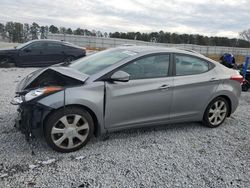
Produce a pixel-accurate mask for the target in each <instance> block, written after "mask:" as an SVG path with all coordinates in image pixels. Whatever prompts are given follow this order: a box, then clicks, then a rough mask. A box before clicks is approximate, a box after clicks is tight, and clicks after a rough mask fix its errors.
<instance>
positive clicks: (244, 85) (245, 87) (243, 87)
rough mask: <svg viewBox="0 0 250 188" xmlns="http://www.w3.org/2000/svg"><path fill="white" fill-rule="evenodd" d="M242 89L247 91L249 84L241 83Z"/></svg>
mask: <svg viewBox="0 0 250 188" xmlns="http://www.w3.org/2000/svg"><path fill="white" fill-rule="evenodd" d="M241 87H242V91H248V89H249V85H248V84H246V83H245V84H243V85H242V86H241Z"/></svg>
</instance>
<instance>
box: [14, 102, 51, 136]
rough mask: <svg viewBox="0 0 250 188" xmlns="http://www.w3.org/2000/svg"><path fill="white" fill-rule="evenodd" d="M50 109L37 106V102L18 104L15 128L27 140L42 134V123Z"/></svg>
mask: <svg viewBox="0 0 250 188" xmlns="http://www.w3.org/2000/svg"><path fill="white" fill-rule="evenodd" d="M51 110H52V108H50V107H47V106H44V105H41V104H39V103H38V102H32V103H28V102H27V103H26V102H23V103H21V104H19V107H18V109H17V112H18V116H17V118H16V122H15V126H16V127H17V128H18V129H19V130H20V131H21V132H22V133H24V134H25V136H26V139H27V140H29V139H30V138H31V137H32V136H34V135H37V134H42V133H43V122H44V119H45V117H46V116H47V115H48V114H49V113H50V112H51Z"/></svg>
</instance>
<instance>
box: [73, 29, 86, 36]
mask: <svg viewBox="0 0 250 188" xmlns="http://www.w3.org/2000/svg"><path fill="white" fill-rule="evenodd" d="M73 33H74V35H84V30H83V29H81V28H77V29H76V30H74V32H73Z"/></svg>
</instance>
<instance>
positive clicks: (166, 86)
mask: <svg viewBox="0 0 250 188" xmlns="http://www.w3.org/2000/svg"><path fill="white" fill-rule="evenodd" d="M169 88H170V85H167V84H164V85H162V86H160V87H159V90H164V89H169Z"/></svg>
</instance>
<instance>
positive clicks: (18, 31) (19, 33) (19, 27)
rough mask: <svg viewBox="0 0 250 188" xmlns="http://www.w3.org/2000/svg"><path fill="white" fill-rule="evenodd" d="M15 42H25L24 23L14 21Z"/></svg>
mask: <svg viewBox="0 0 250 188" xmlns="http://www.w3.org/2000/svg"><path fill="white" fill-rule="evenodd" d="M12 41H13V42H19V43H21V42H23V24H21V23H18V22H15V23H14V32H13V38H12Z"/></svg>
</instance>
